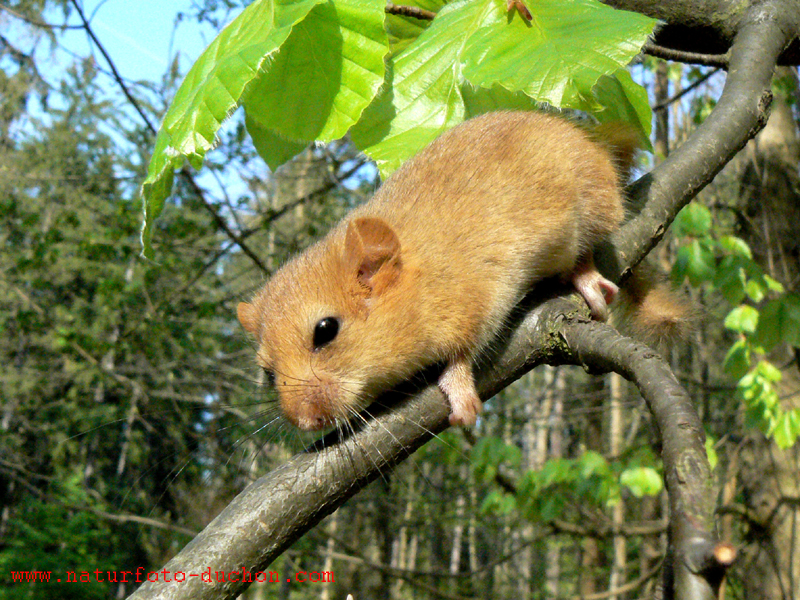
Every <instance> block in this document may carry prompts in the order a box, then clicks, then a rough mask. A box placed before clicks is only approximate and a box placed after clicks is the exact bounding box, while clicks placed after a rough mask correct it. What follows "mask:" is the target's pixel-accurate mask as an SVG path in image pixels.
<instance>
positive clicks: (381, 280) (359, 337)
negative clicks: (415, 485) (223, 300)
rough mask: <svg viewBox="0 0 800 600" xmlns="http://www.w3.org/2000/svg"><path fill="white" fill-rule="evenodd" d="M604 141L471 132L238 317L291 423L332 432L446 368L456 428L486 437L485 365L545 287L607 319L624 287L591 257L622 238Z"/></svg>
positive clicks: (482, 129) (546, 124)
mask: <svg viewBox="0 0 800 600" xmlns="http://www.w3.org/2000/svg"><path fill="white" fill-rule="evenodd" d="M592 138H593V136H592V134H589V133H587V132H586V131H584V130H582V129H581V128H579V127H577V126H575V125H573V124H571V123H569V122H568V121H566V120H564V119H562V118H558V117H555V116H550V115H546V114H542V113H535V112H496V113H489V114H485V115H482V116H479V117H476V118H473V119H470V120H468V121H466V122H464V123H462V124H461V125H459V126H458V127H455V128H454V129H452V130H450V131H448V132H446V133H444V134H443V135H441V136H440V137H439V138H437V139H436V140H435V141H434V142H433V143H431V144H430V145H429V146H427V147H426V148H424V149H423V150H422V151H420V152H419V154H417V155H416V156H415V157H414V158H412V159H410V160H409V161H407V162H406V163H405V164H404V165H403V166H402V167H401V168H400V169H399V170H398V171H397V172H395V173H394V174H393V175H392V176H391V177H389V179H388V180H387V181H386V182H385V183H384V184H383V186H382V187H381V188H380V189H379V190H378V192H377V193H376V194H375V196H374V197H373V198H372V199H371V200H370V201H369V202H367V203H366V204H364V205H363V206H361V207H359V208H357V209H356V210H354V211H352V212H351V213H350V214H349V215H347V216H346V217H345V218H344V219H343V220H342V221H341V222H340V223H339V224H338V225H337V226H336V227H335V228H334V229H333V230H332V231H331V232H330V233H329V234H328V235H327V236H326V237H325V238H324V239H322V240H321V241H319V242H318V243H316V244H315V245H313V246H311V247H310V248H308V249H307V250H306V251H305V252H303V253H302V254H300V255H299V256H297V257H295V258H294V259H292V260H291V261H290V262H288V263H287V264H286V265H284V266H283V267H282V268H281V269H280V270H279V271H278V272H277V273H275V275H274V276H273V277H272V278H271V279H270V280H269V281H268V282H267V284H266V285H265V286H264V288H263V289H261V290H260V291H259V292H258V293H257V294H256V295H255V297H254V298H253V299H252V301H251V302H250V303H244V302H243V303H241V304H239V307H238V316H239V321H240V322H241V324H242V326H243V327H244V328H245V329H246V330H247V331H248V332H250V333H251V334H253V335H254V336H255V338H256V341H257V343H258V352H257V361H258V363H259V365H260V366H261V367H262V368H263V369H265V370H266V371H268V372H269V373H271V374H272V376H274V382H275V386H276V388H277V391H278V395H279V399H280V406H281V409H282V411H283V413H284V414H285V416H286V417H287V418H288V419H289V420H290V421H291V422H292V423H293V424H295V425H296V426H297V427H299V428H301V429H307V430H317V429H323V428H326V427H330V426H332V425H335V424H336V423H337V422H343V421H345V420H347V419H349V418H350V417H351V416H353V415H354V414H355V413H356V412H357V411H358V410H361V409H363V408H365V407H366V406H367V405H368V404H369V403H370V402H371V401H372V400H373V399H374V398H375V397H376V396H377V395H378V394H379V393H380V392H382V391H385V390H387V389H388V388H390V387H392V386H394V385H396V384H397V383H399V382H400V381H402V380H404V379H406V378H408V377H410V376H411V375H413V374H414V373H415V372H417V371H418V370H420V369H421V368H423V367H425V366H429V365H432V364H435V363H437V362H443V363H446V367H445V368H444V371H443V372H442V374H441V377H440V378H439V387H440V388H441V390H442V391H443V392H444V394H445V395H446V397H447V398H448V400H449V402H450V406H451V415H450V422H451V423H452V424H454V425H465V426H469V425H473V424H474V423H475V420H476V416H477V414H478V413H479V412H480V411H481V401H480V399H479V398H478V394H477V392H476V389H475V383H474V379H473V372H472V364H473V360H474V359H475V357H476V356H477V355H478V354H479V353H480V352H481V350H482V349H484V348H485V347H486V346H487V344H489V343H490V341H491V340H492V338H493V337H494V336H495V335H496V334H497V333H498V332H499V330H500V329H501V326H502V324H503V321H504V319H506V318H507V317H508V315H509V313H510V312H511V310H512V309H513V308H514V306H515V305H516V304H517V303H518V302H519V300H520V299H521V298H522V297H523V296H524V295H525V294H526V293H527V292H528V291H529V290H530V289H531V287H532V286H533V285H534V284H535V283H536V282H537V281H539V280H541V279H544V278H548V277H553V276H559V277H562V278H564V279H565V280H568V281H571V282H572V283H573V284H574V285H575V287H576V288H577V290H578V291H579V292H580V293H581V295H582V296H583V297H584V298H585V299H586V302H587V304H588V305H589V307H590V309H591V313H592V316H593V317H594V318H596V319H599V320H604V319H606V317H607V314H608V310H607V304H608V303H609V302H610V301H611V300H612V299H613V297H614V296H615V294H616V292H617V287H616V286H615V285H614V284H613V283H612V282H610V281H608V280H607V279H605V278H604V277H603V276H602V275H600V273H599V272H598V271H597V269H596V268H595V266H594V261H593V259H592V248H593V246H594V245H595V244H596V243H597V242H599V241H600V240H602V239H603V238H605V237H606V236H608V235H609V234H610V233H611V232H612V231H614V230H615V229H616V228H617V227H619V225H620V223H621V221H622V218H623V200H622V196H621V191H620V183H619V177H618V173H617V171H616V170H615V167H614V157H612V155H611V153H610V151H609V150H608V148H607V147H606V145H604V144H603V143H600V142H598V141H594V140H593V139H592ZM625 153H626V149H623V151H622V152H616V151H615V156H617V157H618V156H624V155H625ZM631 153H632V148H628V149H627V154H628V155H629V156H630V155H631Z"/></svg>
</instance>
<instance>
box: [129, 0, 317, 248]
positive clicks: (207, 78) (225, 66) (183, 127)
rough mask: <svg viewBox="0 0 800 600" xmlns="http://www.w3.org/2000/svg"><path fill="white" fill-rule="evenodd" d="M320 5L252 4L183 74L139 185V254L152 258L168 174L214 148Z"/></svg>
mask: <svg viewBox="0 0 800 600" xmlns="http://www.w3.org/2000/svg"><path fill="white" fill-rule="evenodd" d="M322 1H323V0H255V1H254V2H253V3H252V4H251V5H250V6H248V7H247V8H246V9H244V11H242V13H241V14H240V15H239V16H238V17H237V18H236V19H234V20H233V22H231V23H230V24H229V25H228V26H227V27H226V28H225V29H223V30H222V32H221V33H220V34H219V35H218V36H217V37H216V38H215V39H214V41H213V42H211V44H210V45H209V46H208V48H206V50H205V51H204V52H203V54H202V55H201V56H200V58H198V59H197V62H195V64H194V66H192V68H191V69H190V70H189V73H187V75H186V79H184V81H183V83H182V84H181V87H180V88H179V89H178V92H177V94H175V98H174V100H173V101H172V104H171V105H170V108H169V110H168V111H167V114H166V115H165V117H164V122H163V123H162V125H161V129H160V130H159V132H158V136H157V137H156V146H155V150H154V152H153V156H152V158H151V159H150V165H149V167H148V171H147V179H146V180H145V182H144V184H143V185H142V196H143V198H144V207H145V219H144V225H143V227H142V232H141V238H142V247H143V254H144V255H145V256H147V257H150V258H152V255H153V250H152V247H151V245H150V242H151V237H152V228H153V221H154V220H155V218H156V217H157V216H158V215H159V214H160V213H161V211H162V210H163V208H164V201H165V200H166V198H167V197H168V196H169V194H170V193H172V182H173V176H174V171H175V170H176V169H179V168H181V167H182V166H183V164H184V161H185V160H188V161H189V163H190V164H191V165H192V166H194V167H195V168H199V166H200V165H201V164H202V161H203V157H204V156H205V154H206V152H208V150H210V149H211V148H212V147H213V146H214V143H215V138H216V133H217V130H218V129H219V127H220V125H221V124H222V122H223V121H224V120H225V119H226V118H227V117H228V116H229V115H230V114H231V112H232V111H233V110H234V109H235V108H236V107H237V106H238V103H239V100H240V99H241V96H242V94H243V93H244V90H245V88H246V86H247V85H248V84H249V83H250V82H251V81H252V80H253V79H254V78H255V77H257V76H258V74H259V73H260V72H261V70H262V69H263V68H264V66H265V63H267V62H268V61H269V60H270V59H271V58H273V57H274V55H275V53H276V52H278V50H279V49H280V47H281V45H282V44H283V43H284V41H285V40H286V38H287V37H288V36H289V34H290V33H291V31H292V28H293V27H294V25H295V24H296V23H297V22H299V21H301V20H302V19H303V18H305V16H306V15H307V14H308V12H309V11H310V10H311V9H312V8H313V7H314V5H316V4H318V3H319V2H322Z"/></svg>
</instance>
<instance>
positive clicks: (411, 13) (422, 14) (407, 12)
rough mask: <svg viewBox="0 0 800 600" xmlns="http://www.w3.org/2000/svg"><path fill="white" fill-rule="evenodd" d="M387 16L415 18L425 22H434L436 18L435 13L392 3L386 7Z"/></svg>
mask: <svg viewBox="0 0 800 600" xmlns="http://www.w3.org/2000/svg"><path fill="white" fill-rule="evenodd" d="M386 14H389V15H399V16H401V17H413V18H415V19H420V20H423V21H433V19H434V17H436V13H435V12H431V11H429V10H425V9H424V8H417V7H416V6H398V5H397V4H392V3H391V2H389V3H388V4H387V5H386Z"/></svg>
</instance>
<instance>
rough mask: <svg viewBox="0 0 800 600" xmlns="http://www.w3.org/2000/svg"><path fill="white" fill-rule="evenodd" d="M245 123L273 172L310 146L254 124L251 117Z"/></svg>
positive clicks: (260, 154) (259, 151)
mask: <svg viewBox="0 0 800 600" xmlns="http://www.w3.org/2000/svg"><path fill="white" fill-rule="evenodd" d="M245 123H246V125H247V131H248V133H249V134H250V137H252V138H253V145H254V146H255V148H256V151H258V154H259V156H261V158H262V159H264V162H266V163H267V165H268V166H269V168H270V169H272V170H273V171H274V170H275V169H277V168H278V167H280V166H281V165H282V164H284V163H285V162H286V161H288V160H290V159H291V158H292V157H294V156H297V155H298V154H300V153H301V152H302V151H303V150H305V149H306V147H307V146H308V144H309V142H294V141H291V140H287V139H286V138H285V137H283V136H282V135H280V134H279V133H277V132H275V131H272V130H271V129H266V128H264V127H261V126H260V125H259V124H258V123H255V122H253V121H252V120H251V119H250V117H249V116H246V117H245Z"/></svg>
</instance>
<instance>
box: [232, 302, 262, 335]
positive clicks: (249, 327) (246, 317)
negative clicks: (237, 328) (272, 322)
mask: <svg viewBox="0 0 800 600" xmlns="http://www.w3.org/2000/svg"><path fill="white" fill-rule="evenodd" d="M236 316H237V317H239V323H241V324H242V327H244V330H245V331H246V332H248V333H252V334H253V335H255V334H256V333H257V332H258V311H256V307H255V306H253V305H252V304H248V303H247V302H239V306H237V307H236Z"/></svg>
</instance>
